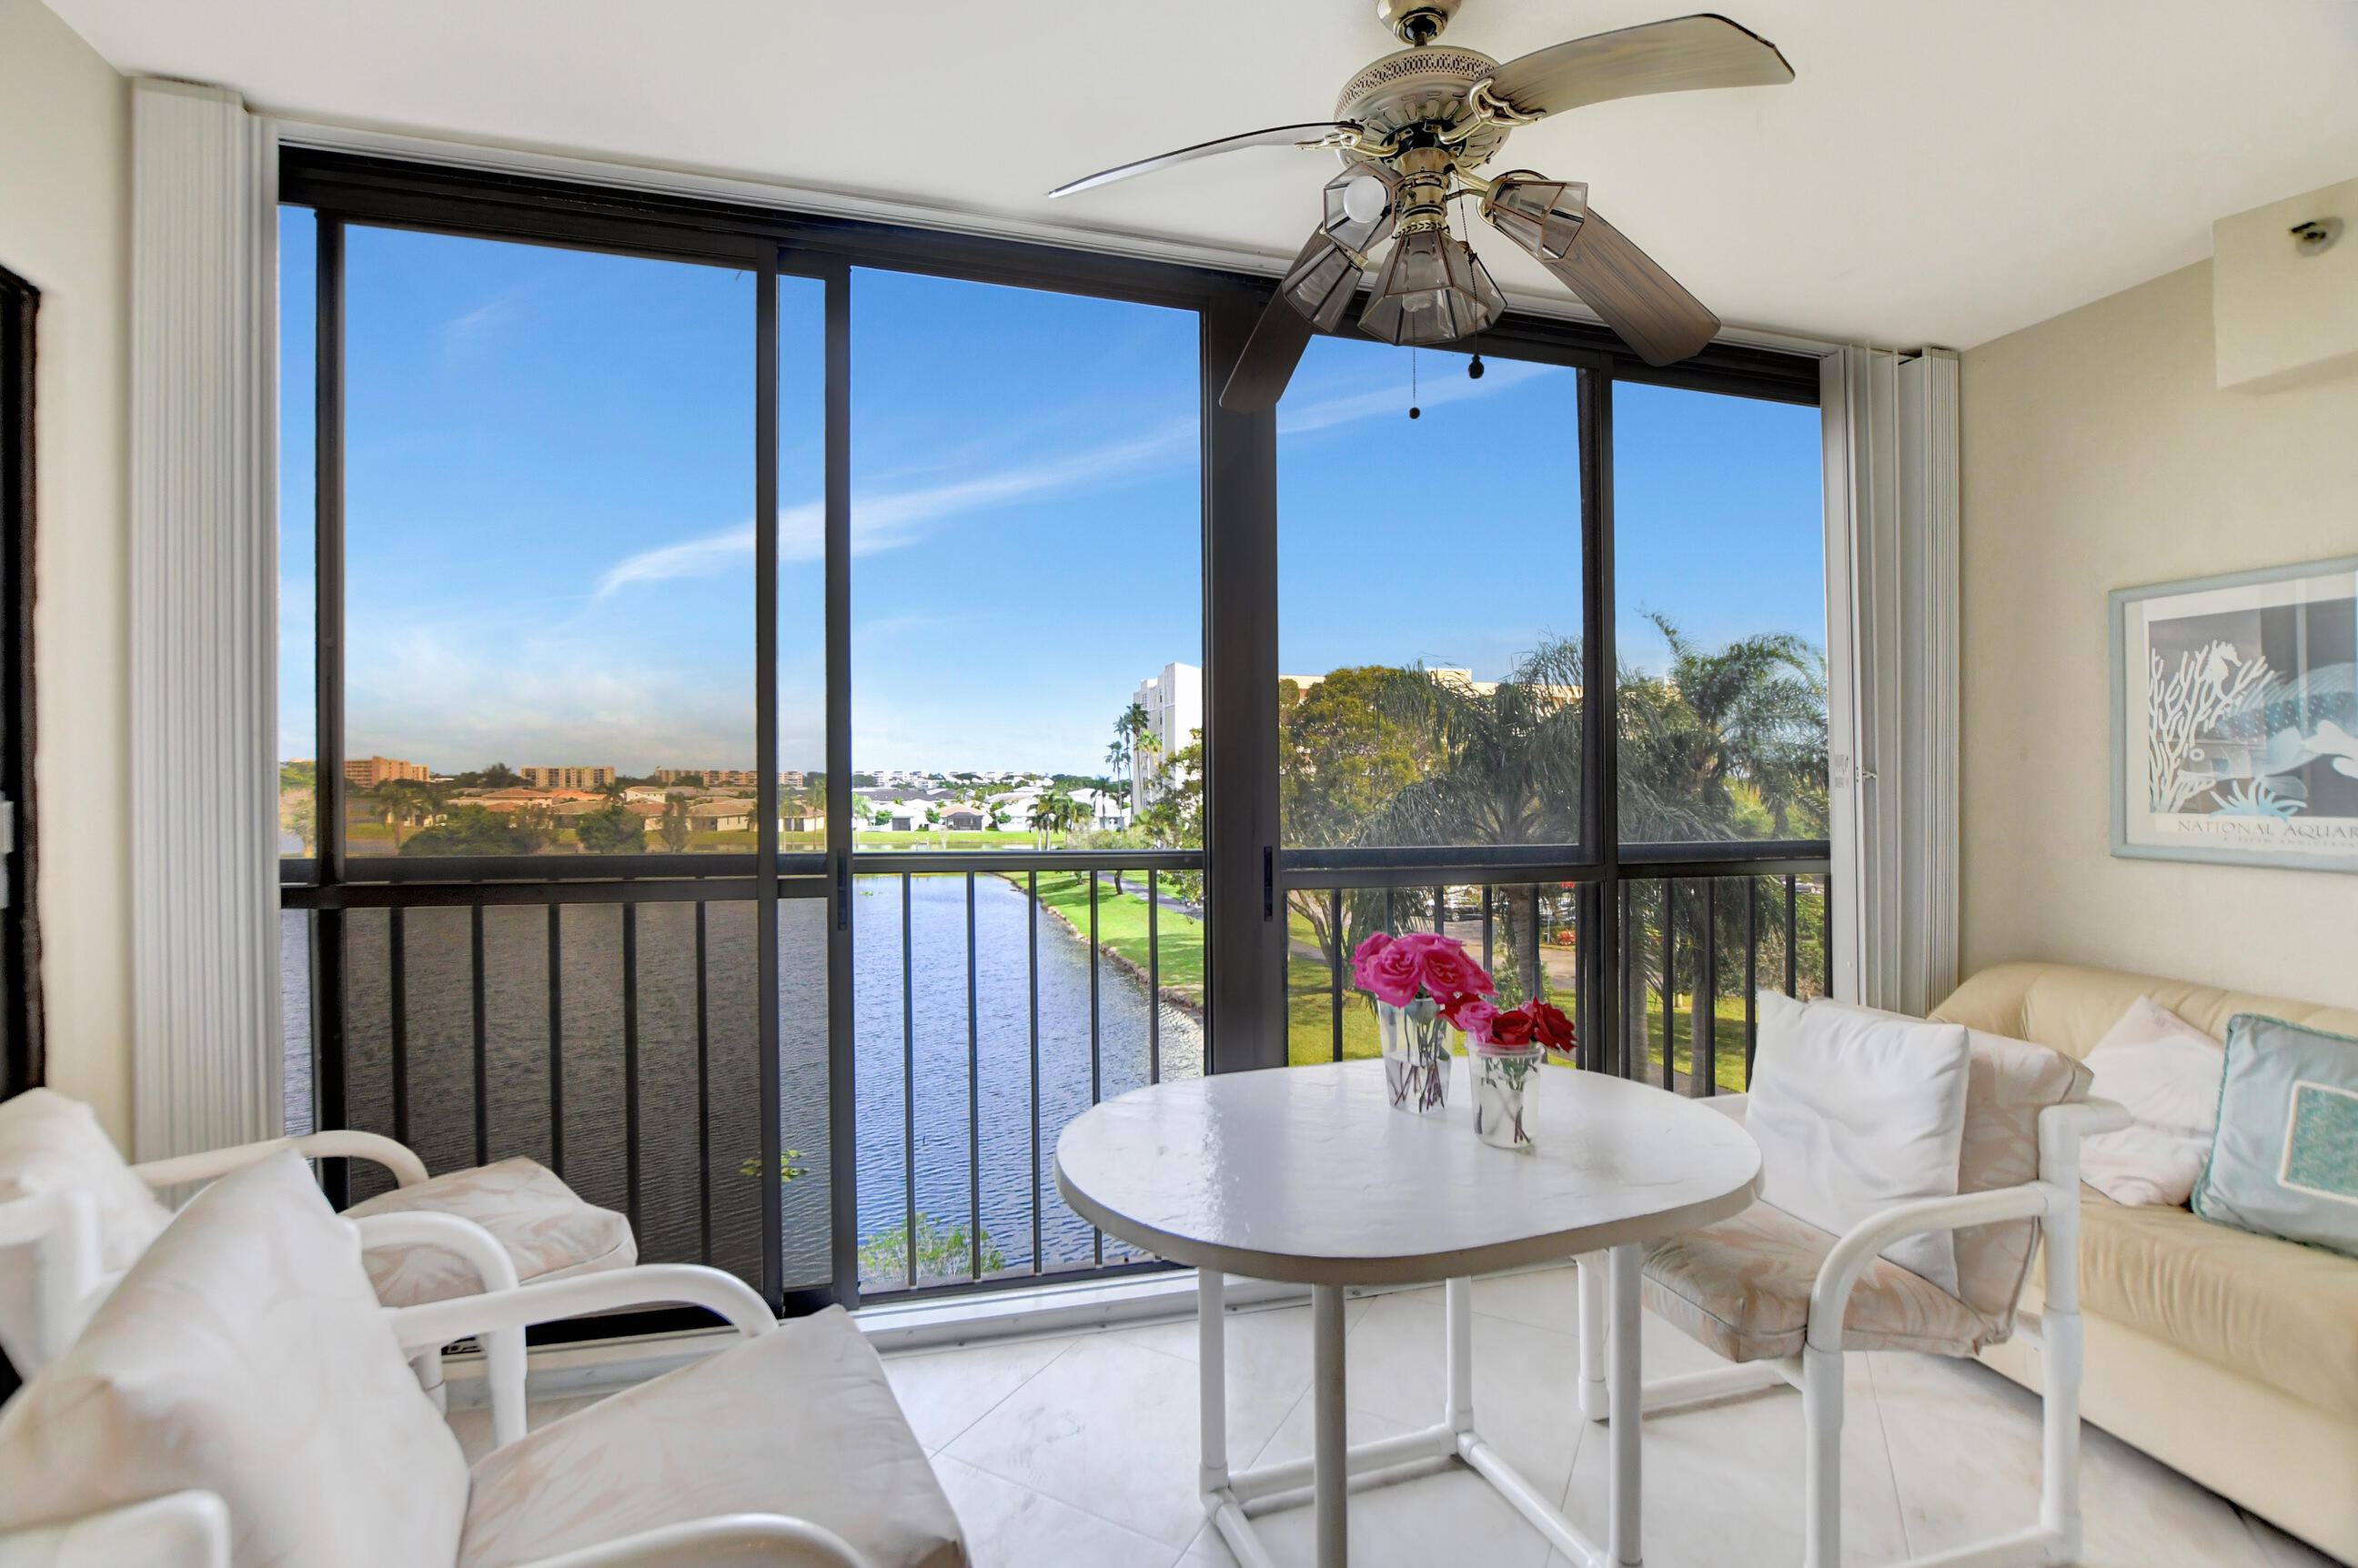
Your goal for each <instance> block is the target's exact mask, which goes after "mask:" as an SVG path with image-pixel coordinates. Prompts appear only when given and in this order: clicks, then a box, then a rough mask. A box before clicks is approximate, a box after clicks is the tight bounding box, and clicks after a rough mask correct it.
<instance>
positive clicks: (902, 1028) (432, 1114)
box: [283, 843, 1829, 1299]
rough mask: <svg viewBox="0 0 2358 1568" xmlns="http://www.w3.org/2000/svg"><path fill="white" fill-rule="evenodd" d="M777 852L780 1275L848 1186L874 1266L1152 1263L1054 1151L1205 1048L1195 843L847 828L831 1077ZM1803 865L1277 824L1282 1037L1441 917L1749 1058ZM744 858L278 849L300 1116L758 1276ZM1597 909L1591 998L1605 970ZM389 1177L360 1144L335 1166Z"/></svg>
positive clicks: (1716, 854)
mask: <svg viewBox="0 0 2358 1568" xmlns="http://www.w3.org/2000/svg"><path fill="white" fill-rule="evenodd" d="M780 862H781V871H782V873H784V874H782V876H781V878H780V881H779V888H780V895H781V896H780V903H779V920H778V930H779V953H778V962H779V966H780V985H779V996H780V1018H779V1031H778V1037H779V1046H778V1050H779V1064H778V1082H779V1084H780V1086H781V1105H780V1118H781V1124H782V1130H783V1133H784V1137H783V1140H782V1146H783V1148H784V1151H785V1153H784V1170H783V1171H782V1173H781V1175H782V1176H783V1177H784V1188H783V1198H782V1202H781V1209H782V1214H783V1225H782V1229H781V1234H780V1237H779V1241H778V1244H777V1245H778V1246H779V1248H780V1249H781V1252H782V1254H783V1255H782V1256H781V1257H780V1258H778V1259H777V1260H775V1261H776V1265H777V1266H776V1268H775V1269H774V1271H771V1272H770V1277H771V1278H772V1279H773V1280H776V1281H781V1282H782V1284H783V1286H784V1290H785V1292H786V1293H787V1294H788V1295H795V1294H798V1293H801V1292H811V1293H812V1294H813V1295H814V1296H816V1295H817V1294H818V1293H820V1292H827V1291H829V1290H832V1289H835V1288H836V1283H837V1281H836V1274H837V1271H838V1270H840V1269H841V1268H842V1267H843V1253H844V1249H842V1248H841V1247H839V1246H838V1243H837V1238H836V1234H835V1227H836V1226H837V1225H838V1224H839V1223H840V1220H839V1217H840V1216H842V1215H844V1214H845V1213H846V1212H847V1207H846V1202H845V1199H844V1197H843V1195H841V1194H840V1193H838V1190H837V1184H838V1182H849V1184H850V1185H851V1189H852V1196H851V1200H850V1204H849V1212H852V1213H856V1215H857V1231H856V1235H855V1237H854V1238H853V1240H854V1243H855V1246H856V1254H857V1257H858V1264H857V1277H858V1283H859V1288H860V1292H862V1294H863V1295H864V1296H865V1297H867V1298H869V1299H874V1298H877V1297H880V1296H886V1297H889V1296H894V1295H908V1294H911V1293H934V1292H947V1291H957V1290H974V1289H980V1288H990V1287H994V1286H1004V1285H1007V1284H1011V1283H1020V1282H1022V1281H1029V1280H1033V1279H1039V1278H1044V1277H1048V1276H1055V1277H1057V1278H1070V1277H1074V1276H1076V1275H1087V1274H1091V1273H1095V1272H1099V1271H1106V1272H1111V1271H1130V1270H1136V1269H1141V1268H1152V1267H1157V1266H1159V1265H1156V1264H1155V1263H1153V1261H1152V1260H1150V1259H1147V1258H1146V1257H1144V1256H1143V1255H1142V1254H1139V1253H1137V1252H1135V1251H1132V1250H1130V1249H1127V1248H1125V1247H1123V1246H1122V1245H1121V1244H1120V1243H1118V1242H1109V1241H1108V1240H1107V1238H1105V1237H1104V1236H1102V1235H1101V1234H1100V1233H1098V1232H1097V1231H1096V1230H1094V1229H1093V1228H1091V1227H1088V1226H1087V1224H1086V1223H1085V1222H1083V1221H1081V1220H1080V1219H1079V1218H1078V1217H1076V1216H1075V1215H1073V1214H1072V1213H1071V1212H1070V1211H1069V1210H1068V1209H1066V1208H1065V1206H1064V1205H1063V1203H1062V1202H1061V1200H1060V1199H1059V1198H1058V1197H1057V1196H1056V1195H1055V1190H1054V1186H1053V1183H1052V1182H1051V1181H1050V1179H1049V1171H1048V1166H1049V1163H1050V1162H1051V1158H1052V1154H1053V1151H1054V1147H1055V1139H1056V1137H1057V1135H1058V1133H1059V1132H1061V1130H1063V1127H1064V1125H1065V1122H1067V1121H1068V1120H1070V1119H1071V1118H1072V1117H1074V1116H1076V1115H1078V1114H1079V1113H1080V1112H1081V1111H1082V1110H1084V1109H1086V1108H1087V1107H1088V1106H1090V1105H1092V1104H1095V1103H1097V1102H1098V1100H1099V1099H1102V1098H1109V1097H1111V1096H1113V1095H1117V1094H1120V1093H1122V1092H1125V1091H1126V1090H1128V1089H1130V1088H1131V1087H1137V1086H1138V1085H1141V1084H1145V1083H1152V1082H1158V1081H1161V1080H1163V1079H1164V1078H1169V1077H1179V1076H1193V1075H1195V1074H1199V1073H1201V1072H1203V1071H1205V1070H1206V1064H1207V1062H1208V1060H1209V1050H1208V1041H1207V1038H1206V1024H1205V1020H1204V1016H1203V1011H1202V1009H1203V991H1202V972H1203V944H1202V925H1201V912H1200V911H1199V910H1198V909H1196V908H1195V906H1194V905H1193V904H1192V903H1190V902H1188V896H1187V895H1189V894H1191V893H1192V892H1193V890H1194V888H1195V886H1196V885H1198V884H1199V881H1200V877H1201V874H1202V870H1203V857H1202V854H1201V852H1200V851H1195V850H1186V849H1179V850H1153V851H1149V850H1137V849H1120V850H1107V851H1102V852H1098V851H1049V852H1036V851H1024V850H1003V849H995V850H990V851H975V852H968V851H961V850H951V851H908V852H875V851H861V852H860V853H858V854H855V855H854V856H853V858H852V868H851V869H852V873H853V887H852V892H853V894H854V896H853V897H852V898H851V899H850V900H849V903H850V904H851V906H852V915H851V919H852V926H851V933H850V935H851V938H852V944H851V946H852V952H853V964H854V968H853V970H852V973H853V981H852V991H853V998H852V1011H853V1017H854V1025H853V1034H854V1049H853V1054H852V1063H853V1066H852V1071H851V1073H850V1075H849V1076H850V1080H851V1081H849V1082H839V1081H837V1078H836V1076H835V1074H834V1064H835V1063H837V1062H838V1061H839V1060H840V1058H839V1057H836V1056H834V1055H832V1054H831V1053H830V1050H829V1045H828V1011H829V1010H828V1008H827V1002H826V998H827V974H828V968H827V947H828V943H829V940H830V934H829V932H828V931H827V909H828V905H827V900H826V898H825V896H824V895H825V894H826V892H827V878H826V876H825V875H824V870H825V866H826V861H825V860H824V859H823V858H822V857H819V856H817V855H791V854H790V855H783V856H781V857H780ZM1827 865H1828V862H1827V860H1826V859H1825V849H1824V846H1823V844H1815V843H1812V844H1774V845H1755V844H1745V845H1715V846H1676V847H1671V848H1668V849H1653V848H1648V849H1629V850H1628V851H1625V854H1624V856H1623V858H1622V860H1621V861H1620V863H1619V864H1618V866H1617V867H1616V868H1614V870H1613V871H1612V880H1611V881H1606V878H1605V876H1604V875H1603V874H1602V873H1601V872H1600V870H1599V868H1597V867H1595V866H1594V865H1587V864H1580V865H1574V864H1566V865H1563V866H1534V865H1532V864H1531V861H1530V859H1529V857H1527V856H1525V857H1515V856H1510V855H1506V854H1502V853H1499V852H1495V851H1484V850H1446V851H1422V850H1413V851H1412V850H1399V851H1372V852H1371V851H1348V852H1343V851H1332V852H1330V851H1293V852H1289V853H1287V854H1286V855H1285V856H1284V857H1282V863H1281V870H1280V881H1281V883H1282V887H1283V889H1284V891H1285V893H1286V898H1285V905H1284V907H1285V912H1286V915H1287V919H1288V925H1289V937H1288V940H1289V963H1288V975H1289V983H1288V995H1287V1003H1288V1012H1289V1018H1290V1026H1289V1035H1290V1046H1291V1057H1292V1059H1293V1061H1296V1062H1303V1061H1313V1060H1335V1059H1341V1058H1342V1057H1344V1056H1346V1055H1355V1054H1373V1051H1374V1048H1375V1046H1374V1030H1373V1025H1372V1018H1371V1016H1370V1015H1369V1013H1368V1010H1367V1008H1366V1007H1365V1006H1364V1002H1363V1000H1362V999H1359V998H1357V996H1356V995H1355V994H1354V993H1352V992H1351V990H1350V988H1349V983H1348V978H1347V962H1348V949H1349V947H1350V946H1352V945H1354V944H1355V943H1356V942H1357V940H1359V939H1360V938H1361V937H1362V936H1363V935H1364V934H1365V933H1366V932H1367V931H1368V930H1372V929H1376V928H1378V927H1379V926H1380V927H1381V928H1382V929H1385V930H1389V931H1393V932H1396V933H1397V932H1400V931H1403V930H1409V929H1427V930H1430V929H1434V928H1435V927H1436V925H1437V926H1438V928H1439V929H1442V930H1444V931H1446V932H1447V933H1448V934H1449V935H1455V936H1458V937H1460V938H1462V939H1464V940H1465V941H1466V944H1467V946H1468V947H1469V948H1471V949H1473V950H1475V951H1477V952H1478V953H1479V954H1480V955H1481V957H1483V960H1484V962H1485V964H1486V966H1487V967H1489V968H1492V969H1493V970H1494V971H1495V972H1497V973H1498V976H1499V979H1500V984H1501V988H1502V991H1503V992H1504V994H1505V996H1506V998H1507V1000H1520V999H1521V998H1522V997H1524V996H1527V995H1532V994H1538V995H1541V996H1545V997H1549V998H1552V999H1553V1000H1557V1001H1558V1002H1559V1003H1560V1004H1563V1005H1565V1006H1566V1007H1567V1010H1568V1011H1573V1012H1574V1015H1575V1017H1576V1018H1577V1019H1578V1021H1579V1022H1580V1026H1581V1031H1582V1034H1581V1039H1582V1044H1581V1047H1580V1051H1581V1057H1580V1059H1581V1063H1582V1065H1584V1066H1585V1067H1587V1068H1589V1069H1591V1070H1597V1071H1607V1072H1613V1073H1617V1074H1622V1075H1625V1076H1641V1077H1645V1078H1647V1079H1649V1080H1650V1081H1653V1082H1657V1083H1660V1084H1662V1085H1664V1086H1665V1087H1671V1088H1673V1089H1676V1090H1679V1091H1681V1092H1685V1093H1692V1094H1710V1093H1714V1092H1718V1091H1721V1090H1725V1089H1736V1088H1741V1087H1744V1085H1745V1084H1746V1083H1747V1081H1748V1077H1749V1072H1750V1066H1751V1060H1752V1054H1753V1048H1754V1043H1755V1040H1756V1037H1757V1019H1756V1017H1755V1015H1754V1008H1753V1005H1752V997H1753V994H1754V992H1755V991H1756V990H1757V989H1759V988H1760V987H1761V986H1763V985H1766V986H1770V987H1774V988H1776V989H1783V990H1785V991H1787V992H1789V993H1796V992H1798V993H1800V994H1804V995H1807V994H1812V993H1814V992H1822V991H1823V989H1825V987H1826V968H1825V965H1826V955H1827V953H1828V951H1829V944H1828V943H1827V941H1826V935H1827V929H1828V927H1827V899H1826V886H1827V877H1826V871H1827ZM752 871H753V866H752V857H750V856H734V855H732V856H716V855H682V856H641V857H629V858H622V857H616V858H613V859H612V860H598V861H590V860H586V859H585V858H578V857H570V856H568V857H564V858H562V859H561V860H558V859H555V858H547V857H540V858H522V859H514V860H507V859H503V860H458V859H431V860H429V859H424V858H419V859H405V860H393V859H391V858H389V857H388V858H386V859H384V860H353V861H352V862H351V865H350V870H349V872H348V876H349V879H350V880H348V881H344V882H342V883H341V884H337V885H334V886H330V887H324V888H323V887H319V886H316V885H310V884H308V883H296V882H292V881H290V882H289V883H288V885H287V887H286V889H285V892H284V899H283V902H284V905H285V908H286V910H287V921H288V923H289V924H288V935H287V946H286V953H287V959H288V962H287V1039H288V1042H289V1050H288V1062H289V1078H290V1093H289V1119H290V1123H295V1124H301V1123H303V1122H304V1121H305V1120H306V1119H308V1120H309V1121H310V1124H312V1125H316V1126H321V1127H327V1126H339V1125H341V1126H351V1127H359V1128H364V1129H367V1130H373V1131H382V1132H384V1133H386V1134H388V1135H390V1136H392V1137H394V1138H396V1139H399V1140H401V1141H404V1142H407V1143H410V1144H412V1145H413V1146H414V1147H416V1148H417V1149H418V1150H419V1152H421V1153H422V1154H423V1155H424V1156H425V1157H426V1159H427V1164H428V1166H429V1167H430V1168H431V1169H434V1170H437V1171H441V1170H448V1169H451V1168H455V1167H459V1166H463V1165H468V1164H475V1163H481V1162H488V1161H492V1160H498V1159H502V1158H506V1157H509V1156H512V1155H519V1154H521V1155H528V1156H530V1157H532V1158H535V1159H537V1160H540V1161H541V1162H544V1163H546V1164H547V1165H548V1166H549V1167H550V1168H551V1169H553V1170H555V1171H556V1172H557V1173H559V1174H560V1175H562V1176H563V1177H564V1178H565V1179H566V1180H567V1181H568V1183H569V1184H571V1185H573V1186H574V1188H575V1189H576V1190H577V1191H579V1192H580V1193H581V1194H582V1195H584V1196H585V1197H587V1198H588V1199H590V1201H591V1202H594V1203H600V1204H602V1205H605V1206H610V1207H614V1208H618V1209H621V1210H622V1211H623V1212H624V1213H625V1214H627V1215H628V1216H629V1217H630V1219H631V1221H632V1224H633V1227H634V1229H635V1230H636V1232H637V1234H638V1236H639V1238H640V1248H641V1256H642V1257H643V1258H644V1259H645V1260H649V1261H697V1262H707V1263H711V1264H715V1265H718V1266H719V1267H722V1268H727V1269H730V1270H731V1271H735V1272H737V1273H738V1274H740V1275H741V1277H743V1278H745V1279H747V1280H748V1281H753V1282H756V1283H757V1284H758V1283H759V1282H760V1281H762V1280H763V1277H764V1263H765V1258H764V1245H765V1243H764V1239H763V1193H762V1190H761V1180H760V1178H761V1175H762V1170H761V1158H760V1154H759V1151H760V1149H761V1148H762V1137H763V1126H762V1116H761V1088H760V1085H761V1082H762V1076H763V1075H762V1064H761V1062H760V1060H759V1047H758V1045H757V1040H758V1036H759V1030H758V1029H757V1027H756V1024H757V1019H756V1014H755V997H756V993H757V989H758V988H757V982H756V974H757V969H758V954H757V950H756V949H757V942H756V935H755V934H756V931H757V928H758V927H757V922H756V921H755V919H754V908H755V900H756V898H757V883H756V879H755V878H754V876H753V874H752ZM1608 890H1609V896H1608ZM1608 907H1609V909H1610V912H1611V914H1612V915H1613V917H1614V918H1615V921H1616V928H1617V936H1618V940H1617V943H1615V944H1614V945H1613V946H1614V948H1615V955H1616V957H1615V964H1616V968H1615V972H1614V976H1613V979H1614V981H1615V988H1614V998H1615V1000H1617V1003H1618V1005H1617V1006H1616V1007H1613V1008H1609V1009H1608V1008H1605V1007H1603V1006H1602V1005H1601V1003H1602V1002H1603V1000H1605V999H1604V996H1603V993H1602V992H1601V991H1600V990H1599V978H1598V976H1597V974H1596V973H1595V970H1596V968H1597V959H1598V956H1599V954H1600V952H1601V951H1602V948H1603V946H1604V945H1603V944H1602V943H1601V941H1600V940H1599V938H1600V936H1601V935H1602V932H1601V931H1600V929H1599V927H1598V925H1597V922H1598V921H1599V920H1600V919H1601V918H1603V916H1604V913H1605V911H1606V909H1607V908H1608ZM1608 1015H1609V1016H1610V1019H1611V1022H1610V1027H1609V1029H1607V1028H1603V1027H1600V1024H1599V1020H1601V1019H1606V1018H1607V1017H1608ZM1698 1040H1700V1041H1701V1042H1702V1043H1703V1044H1702V1046H1701V1049H1700V1053H1698V1049H1697V1046H1696V1044H1695V1043H1696V1042H1697V1041H1698ZM838 1095H841V1096H849V1097H852V1104H853V1113H852V1126H853V1127H854V1129H855V1139H856V1146H855V1147H854V1148H853V1149H850V1150H848V1151H838V1150H834V1149H831V1148H830V1147H829V1132H828V1130H829V1127H830V1125H831V1120H832V1118H831V1112H832V1109H833V1100H834V1097H836V1096H838ZM838 1157H839V1158H840V1160H841V1161H842V1162H848V1165H846V1164H839V1163H838ZM381 1183H382V1178H381V1177H380V1176H379V1175H378V1174H377V1173H373V1171H371V1170H369V1169H367V1168H365V1167H357V1166H356V1167H355V1168H354V1169H353V1171H352V1173H350V1175H349V1190H348V1194H347V1195H349V1196H350V1197H352V1198H359V1197H363V1196H367V1195H371V1194H372V1193H373V1192H374V1191H375V1190H378V1187H379V1186H380V1185H381Z"/></svg>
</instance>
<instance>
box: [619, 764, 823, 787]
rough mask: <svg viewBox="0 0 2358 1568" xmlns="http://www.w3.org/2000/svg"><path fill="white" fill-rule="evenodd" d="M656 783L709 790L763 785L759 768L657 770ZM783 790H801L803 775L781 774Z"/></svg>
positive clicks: (780, 781) (780, 784) (779, 779)
mask: <svg viewBox="0 0 2358 1568" xmlns="http://www.w3.org/2000/svg"><path fill="white" fill-rule="evenodd" d="M655 783H657V784H701V785H703V786H704V787H705V788H707V789H758V788H760V787H761V784H762V770H761V769H759V768H657V769H656V770H655ZM778 787H779V788H781V789H800V788H802V787H803V775H802V774H800V773H780V774H779V775H778Z"/></svg>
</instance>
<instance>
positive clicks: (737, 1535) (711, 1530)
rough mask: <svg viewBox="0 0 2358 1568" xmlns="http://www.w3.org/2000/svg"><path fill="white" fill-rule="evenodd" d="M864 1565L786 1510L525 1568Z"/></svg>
mask: <svg viewBox="0 0 2358 1568" xmlns="http://www.w3.org/2000/svg"><path fill="white" fill-rule="evenodd" d="M724 1556H725V1558H726V1560H727V1561H729V1562H730V1563H743V1564H745V1565H746V1568H868V1560H867V1559H866V1558H864V1557H862V1556H860V1553H859V1552H854V1551H853V1550H852V1549H851V1547H850V1545H849V1542H847V1541H845V1540H844V1539H843V1537H841V1536H839V1535H838V1534H836V1533H835V1531H833V1530H826V1529H823V1528H821V1527H820V1526H818V1525H815V1524H812V1523H811V1522H810V1521H808V1520H807V1519H788V1518H787V1517H786V1516H785V1515H784V1514H715V1515H713V1516H712V1517H711V1518H709V1519H689V1520H687V1522H685V1523H683V1524H667V1525H665V1526H663V1527H662V1528H660V1529H657V1530H644V1531H642V1532H640V1533H639V1534H637V1535H630V1536H624V1537H623V1538H622V1540H620V1541H603V1542H601V1543H600V1544H599V1545H596V1546H584V1547H581V1548H579V1549H578V1550H576V1551H572V1552H566V1553H564V1554H563V1555H562V1556H557V1557H543V1558H539V1559H537V1560H535V1561H534V1562H532V1563H525V1564H524V1565H523V1568H705V1565H706V1564H708V1563H715V1562H718V1561H720V1560H721V1559H722V1558H723V1557H724Z"/></svg>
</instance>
